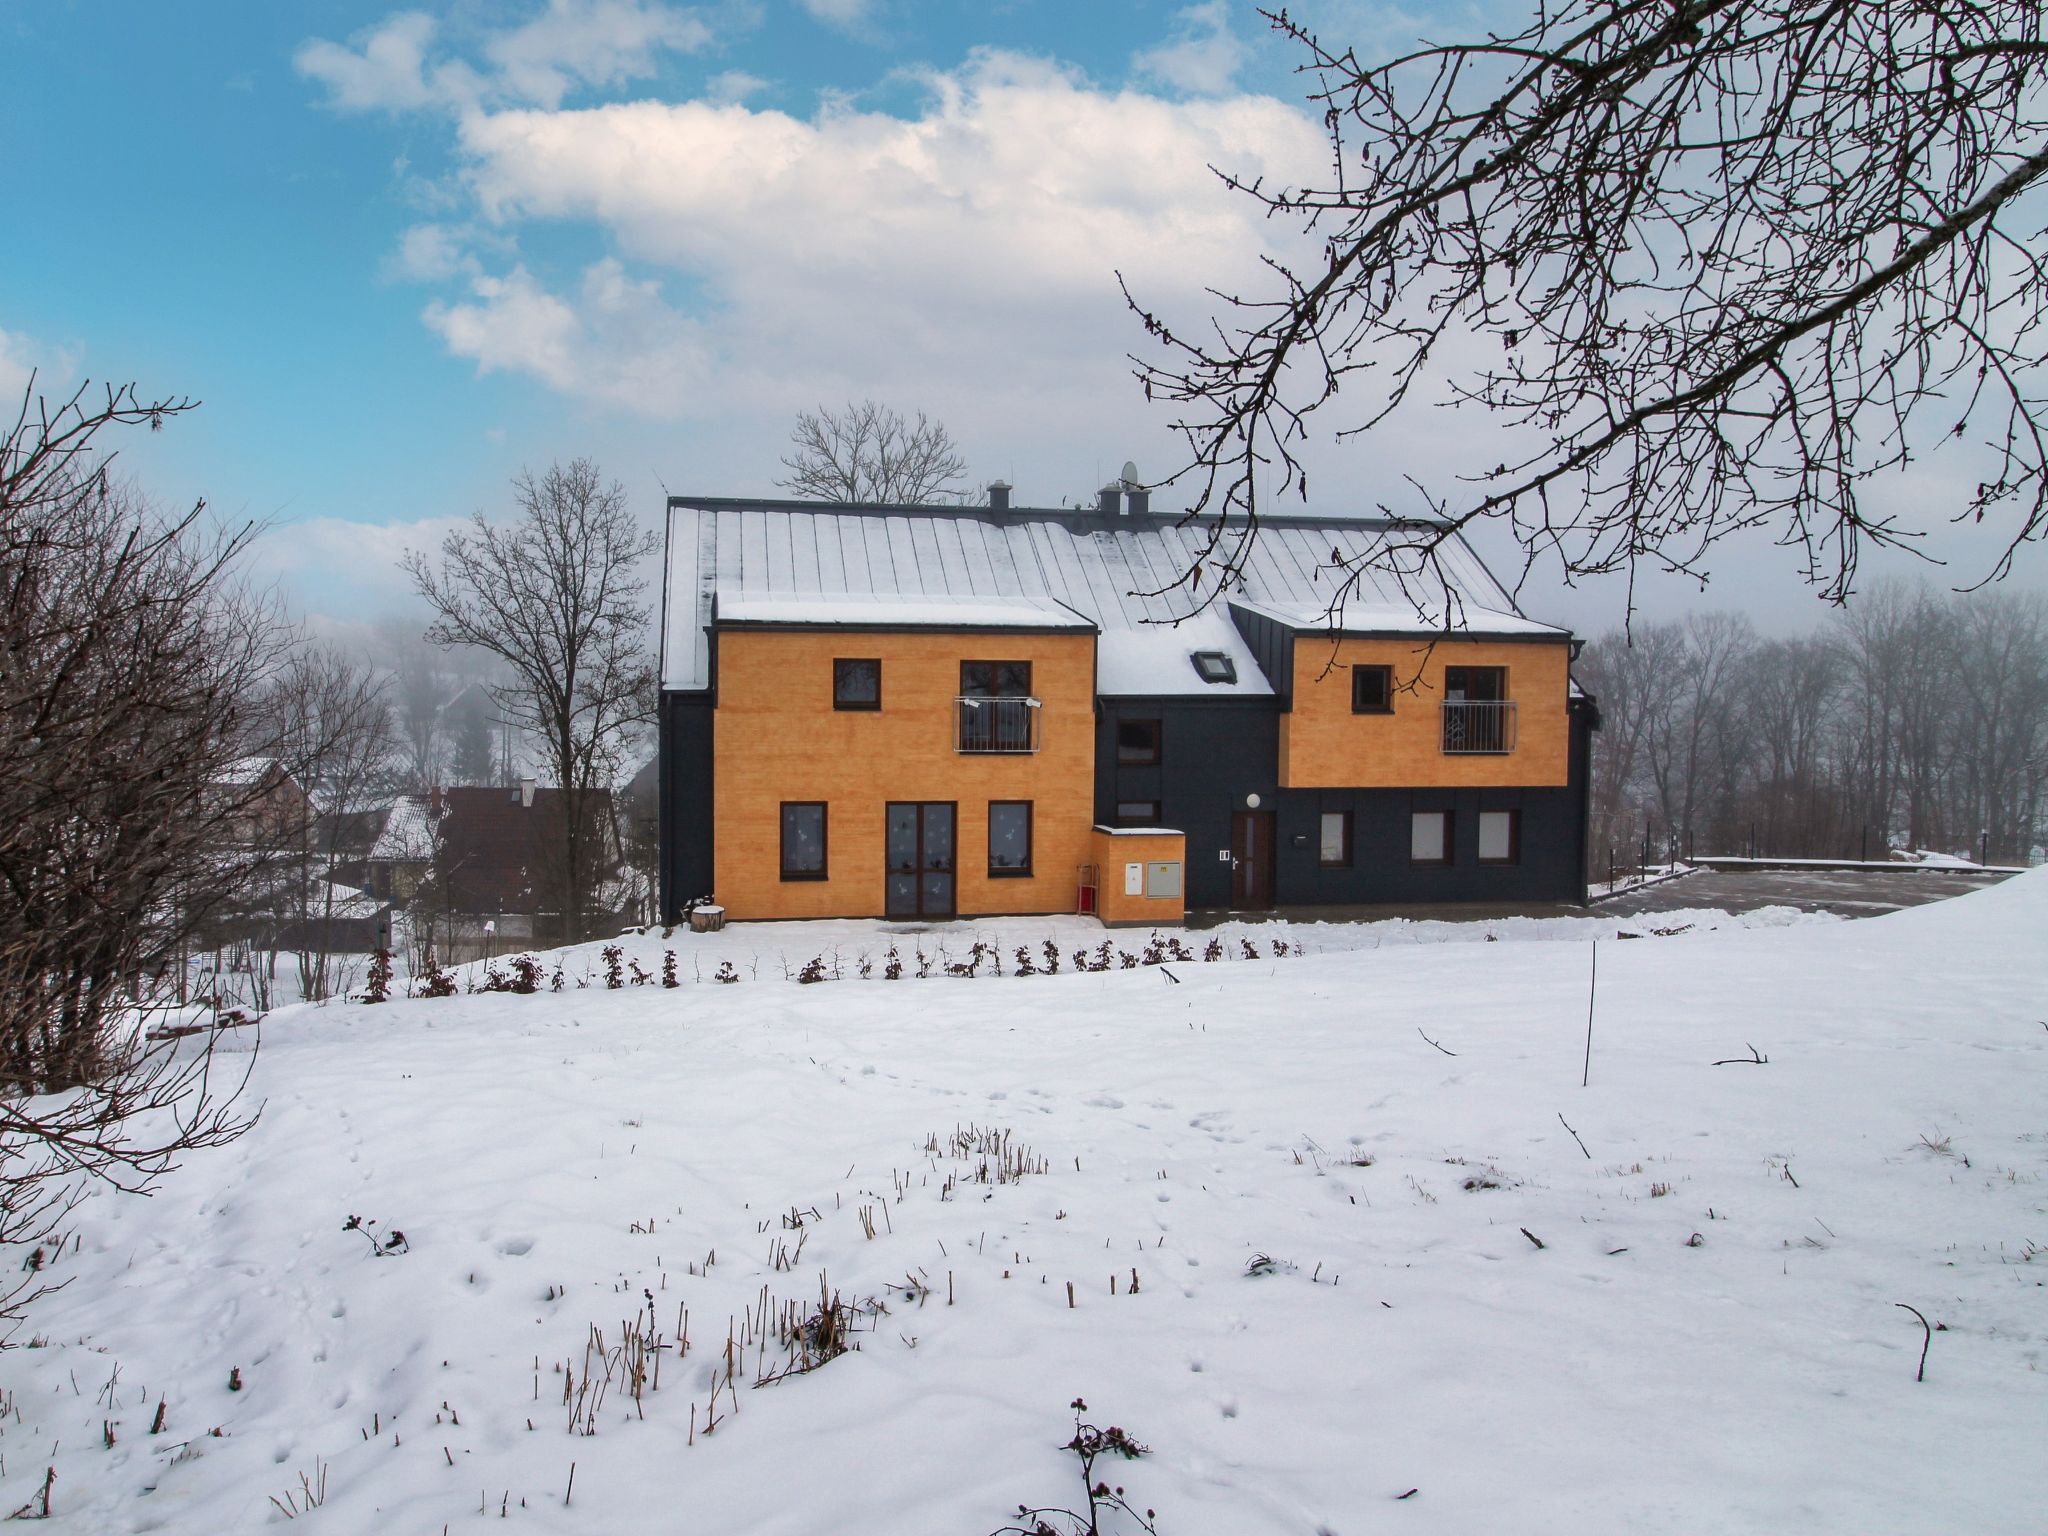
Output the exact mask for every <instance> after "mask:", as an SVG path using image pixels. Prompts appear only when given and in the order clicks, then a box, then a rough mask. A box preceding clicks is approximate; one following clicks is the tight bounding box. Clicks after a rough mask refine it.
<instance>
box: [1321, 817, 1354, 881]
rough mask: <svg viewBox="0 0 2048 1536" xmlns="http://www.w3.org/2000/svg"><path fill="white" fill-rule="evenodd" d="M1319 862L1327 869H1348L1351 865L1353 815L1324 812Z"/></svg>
mask: <svg viewBox="0 0 2048 1536" xmlns="http://www.w3.org/2000/svg"><path fill="white" fill-rule="evenodd" d="M1317 862H1319V863H1320V864H1322V866H1323V867H1324V868H1325V869H1338V868H1347V867H1349V865H1350V863H1351V813H1350V812H1349V811H1325V812H1323V838H1322V853H1321V854H1320V855H1319V857H1318V860H1317Z"/></svg>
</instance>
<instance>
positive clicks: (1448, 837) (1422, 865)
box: [1408, 808, 1458, 869]
mask: <svg viewBox="0 0 2048 1536" xmlns="http://www.w3.org/2000/svg"><path fill="white" fill-rule="evenodd" d="M1418 816H1441V817H1443V819H1444V855H1443V857H1442V858H1440V859H1418V858H1417V857H1415V818H1416V817H1418ZM1457 839H1458V816H1457V813H1456V812H1455V811H1448V810H1432V809H1428V808H1424V809H1422V810H1412V811H1410V812H1409V813H1408V863H1409V865H1410V866H1411V867H1413V868H1416V869H1448V868H1450V866H1451V865H1453V864H1455V863H1456V862H1457V856H1458V841H1457Z"/></svg>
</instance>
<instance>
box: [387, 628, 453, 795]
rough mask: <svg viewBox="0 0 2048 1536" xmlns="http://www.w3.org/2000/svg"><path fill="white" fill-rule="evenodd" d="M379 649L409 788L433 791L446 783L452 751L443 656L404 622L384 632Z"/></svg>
mask: <svg viewBox="0 0 2048 1536" xmlns="http://www.w3.org/2000/svg"><path fill="white" fill-rule="evenodd" d="M377 649H378V651H379V653H380V654H381V655H382V656H383V657H384V659H385V660H386V661H387V662H388V663H389V665H390V668H391V710H392V714H393V716H394V717H395V718H394V724H395V726H396V728H397V731H398V733H399V736H400V739H401V743H402V745H403V747H404V754H405V759H404V764H403V768H404V772H403V778H404V781H405V787H406V788H407V789H410V790H414V791H422V790H426V789H429V788H431V787H433V786H434V785H436V784H438V783H440V782H441V780H442V773H443V770H444V769H445V767H446V763H447V757H448V750H449V743H448V741H447V739H446V738H447V733H446V732H445V731H444V730H443V729H442V725H441V705H442V704H443V702H445V697H446V694H447V691H448V690H447V684H446V683H445V682H444V681H443V680H442V677H441V671H440V668H439V666H438V665H437V663H438V662H439V661H440V659H441V656H440V653H439V652H438V651H437V650H435V649H434V647H432V646H431V645H428V644H427V643H426V641H425V639H424V638H423V637H422V636H421V634H420V632H419V630H418V629H417V628H416V627H415V626H414V625H411V624H408V623H406V622H405V621H404V620H402V619H393V620H391V621H390V622H389V623H387V624H386V625H385V626H384V627H383V629H382V630H381V631H380V633H379V635H378V647H377Z"/></svg>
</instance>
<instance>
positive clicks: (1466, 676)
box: [1444, 667, 1508, 704]
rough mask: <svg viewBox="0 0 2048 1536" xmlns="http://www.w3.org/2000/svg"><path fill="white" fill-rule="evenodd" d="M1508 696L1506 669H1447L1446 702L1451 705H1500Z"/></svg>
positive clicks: (1445, 671)
mask: <svg viewBox="0 0 2048 1536" xmlns="http://www.w3.org/2000/svg"><path fill="white" fill-rule="evenodd" d="M1507 696H1508V669H1507V668H1506V667H1445V668H1444V700H1445V702H1446V703H1450V704H1499V703H1501V702H1503V701H1504V700H1505V699H1506V698H1507Z"/></svg>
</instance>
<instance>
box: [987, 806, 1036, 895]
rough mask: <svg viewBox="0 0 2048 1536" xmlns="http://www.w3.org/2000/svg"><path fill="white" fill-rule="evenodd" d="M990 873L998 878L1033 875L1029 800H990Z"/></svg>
mask: <svg viewBox="0 0 2048 1536" xmlns="http://www.w3.org/2000/svg"><path fill="white" fill-rule="evenodd" d="M988 872H989V874H990V875H991V876H992V877H995V878H1021V877H1024V876H1028V875H1029V874H1030V873H1031V802H1030V801H1029V800H991V801H989V803H988Z"/></svg>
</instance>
